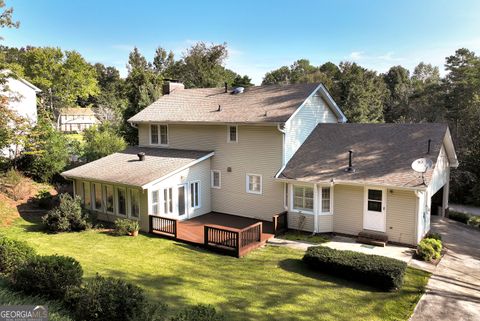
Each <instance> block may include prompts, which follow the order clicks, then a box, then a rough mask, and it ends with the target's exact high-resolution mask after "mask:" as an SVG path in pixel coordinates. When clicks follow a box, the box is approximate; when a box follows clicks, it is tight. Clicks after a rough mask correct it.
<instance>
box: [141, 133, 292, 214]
mask: <svg viewBox="0 0 480 321" xmlns="http://www.w3.org/2000/svg"><path fill="white" fill-rule="evenodd" d="M168 128H169V146H168V147H169V148H177V149H194V150H205V151H214V152H215V155H214V156H213V157H212V158H211V169H212V170H219V171H220V172H221V188H220V189H215V188H212V189H211V197H212V199H211V208H212V211H216V212H221V213H227V214H235V215H240V216H246V217H253V218H259V219H263V220H268V221H270V220H271V219H272V215H273V214H275V213H279V212H281V211H282V210H283V184H282V183H279V182H275V181H274V179H273V177H274V176H275V174H276V173H277V171H278V170H279V169H280V168H281V166H282V144H283V137H282V133H280V132H279V131H278V130H277V128H276V127H275V126H247V125H245V126H242V125H239V126H238V142H236V143H228V142H227V126H226V125H175V124H169V125H168ZM139 141H140V144H141V145H144V146H148V143H149V126H148V125H139ZM229 167H230V168H231V172H228V171H227V168H229ZM247 173H249V174H259V175H262V180H263V191H262V194H261V195H257V194H250V193H247V192H246V174H247Z"/></svg>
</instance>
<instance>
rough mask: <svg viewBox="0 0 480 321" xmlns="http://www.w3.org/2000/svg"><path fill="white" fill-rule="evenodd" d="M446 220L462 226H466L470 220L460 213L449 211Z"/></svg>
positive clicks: (467, 215)
mask: <svg viewBox="0 0 480 321" xmlns="http://www.w3.org/2000/svg"><path fill="white" fill-rule="evenodd" d="M448 218H449V219H451V220H454V221H458V222H461V223H464V224H468V220H469V219H470V215H469V214H466V213H461V212H455V211H449V212H448Z"/></svg>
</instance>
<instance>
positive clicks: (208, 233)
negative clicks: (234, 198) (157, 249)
mask: <svg viewBox="0 0 480 321" xmlns="http://www.w3.org/2000/svg"><path fill="white" fill-rule="evenodd" d="M282 215H283V214H282ZM275 217H278V215H275V216H274V217H273V218H272V222H268V221H261V220H256V219H252V218H247V217H241V216H236V215H229V214H222V213H215V212H212V213H208V214H204V215H201V216H198V217H195V218H192V219H189V220H185V221H178V220H175V219H171V218H167V217H158V216H152V217H150V232H151V233H153V234H156V235H161V236H167V237H171V238H174V239H176V240H179V241H183V242H187V243H190V244H194V245H199V246H204V247H206V248H210V249H212V250H217V251H221V252H226V253H227V254H231V255H234V256H237V257H240V256H243V255H245V254H247V253H248V252H250V251H251V250H253V249H256V248H258V247H260V246H262V245H264V244H265V243H266V242H267V241H268V240H269V239H271V238H272V237H274V236H275V230H274V229H275V228H276V225H277V224H276V222H277V219H276V218H275Z"/></svg>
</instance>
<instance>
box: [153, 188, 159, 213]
mask: <svg viewBox="0 0 480 321" xmlns="http://www.w3.org/2000/svg"><path fill="white" fill-rule="evenodd" d="M152 214H154V215H157V214H158V191H152Z"/></svg>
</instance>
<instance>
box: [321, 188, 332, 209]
mask: <svg viewBox="0 0 480 321" xmlns="http://www.w3.org/2000/svg"><path fill="white" fill-rule="evenodd" d="M330 200H331V190H330V187H322V207H321V208H322V214H330V212H331V210H330Z"/></svg>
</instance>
